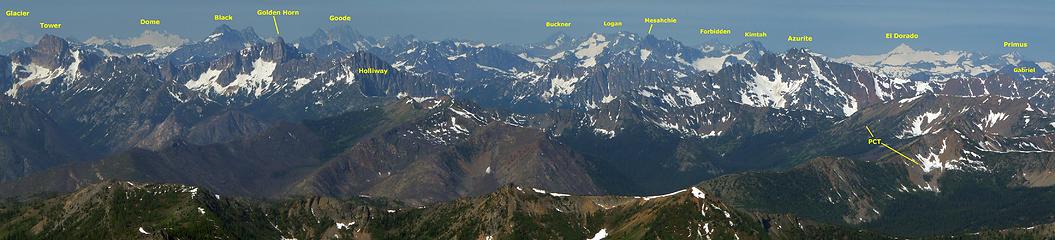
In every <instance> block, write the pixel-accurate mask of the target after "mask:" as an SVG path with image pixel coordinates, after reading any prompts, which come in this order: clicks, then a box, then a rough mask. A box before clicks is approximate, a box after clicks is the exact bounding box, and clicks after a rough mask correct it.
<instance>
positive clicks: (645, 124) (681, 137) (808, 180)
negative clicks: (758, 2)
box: [0, 26, 1055, 239]
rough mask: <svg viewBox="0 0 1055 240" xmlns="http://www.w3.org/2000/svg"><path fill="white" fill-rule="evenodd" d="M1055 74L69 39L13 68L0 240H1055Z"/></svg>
mask: <svg viewBox="0 0 1055 240" xmlns="http://www.w3.org/2000/svg"><path fill="white" fill-rule="evenodd" d="M1051 66H1052V65H1051V64H1050V63H1046V62H1034V61H1028V60H1023V59H1019V57H1017V56H1015V55H1005V56H1000V57H993V56H984V55H980V54H975V53H969V52H959V51H950V52H946V53H937V52H933V51H917V50H913V49H911V48H910V47H908V46H906V45H903V46H899V47H897V48H896V49H894V50H893V51H891V52H890V53H887V54H882V55H875V56H863V55H855V56H848V57H844V58H829V57H827V56H824V55H823V54H820V53H816V52H812V51H810V50H808V49H790V50H787V51H783V52H771V51H769V50H767V49H766V48H764V47H763V46H762V45H761V43H758V42H746V43H744V44H741V45H732V46H730V45H722V44H716V43H712V44H705V45H703V46H687V45H684V44H682V43H681V42H679V41H677V40H675V39H669V38H668V39H659V38H656V37H654V36H652V35H639V34H636V33H630V32H616V33H594V34H590V35H587V36H581V37H576V36H570V35H565V34H558V35H554V36H552V37H550V38H548V39H546V40H544V41H543V42H539V43H535V44H526V45H510V44H497V45H495V44H484V43H479V42H473V41H464V40H443V41H426V40H419V39H417V38H416V37H413V36H391V37H384V38H375V37H370V36H366V35H363V34H360V33H358V32H356V31H355V30H353V29H350V28H334V29H327V30H321V29H320V30H318V31H316V32H315V33H313V34H312V35H309V36H306V37H304V38H301V39H298V40H296V41H295V42H294V43H287V42H286V40H285V39H282V38H277V39H274V40H270V41H269V40H264V39H261V38H260V37H259V36H258V35H257V34H256V33H255V32H254V30H253V29H251V28H247V29H242V30H235V29H232V28H230V27H228V26H220V27H218V28H217V29H216V30H215V31H214V32H213V33H212V34H211V35H209V36H208V37H207V38H205V39H202V40H199V41H194V42H188V43H186V44H184V45H182V46H179V47H174V48H172V47H153V46H149V45H141V46H136V47H129V46H125V45H121V44H114V43H112V42H92V43H80V42H76V41H70V40H67V39H63V38H60V37H56V36H51V35H47V36H44V37H43V38H41V40H40V41H39V42H38V43H37V44H35V45H33V46H29V47H25V48H22V49H20V50H18V51H15V52H13V53H12V54H10V55H8V56H0V70H2V71H0V89H2V90H4V93H5V94H4V96H2V97H0V112H2V113H3V114H2V115H0V116H2V117H0V121H2V122H3V124H2V125H0V197H5V198H9V199H10V200H9V201H11V202H12V203H11V204H9V206H5V207H2V208H0V216H7V217H10V218H9V219H16V220H12V221H7V223H5V224H3V225H0V236H6V237H11V238H14V237H26V238H81V237H110V238H141V237H142V238H155V237H157V238H185V237H190V238H194V236H206V235H211V236H225V237H226V238H261V237H267V238H276V237H282V238H286V237H296V238H311V239H314V238H330V237H331V236H332V237H333V238H338V237H354V238H371V237H372V238H402V239H405V238H481V239H486V238H488V237H489V236H491V237H498V238H508V237H512V236H520V237H526V238H556V237H557V236H562V237H568V238H590V237H597V236H610V238H663V239H670V238H710V237H712V236H713V237H715V238H723V239H724V238H730V236H732V237H734V238H740V237H746V238H762V239H766V238H840V239H842V238H845V239H859V238H876V239H885V238H897V237H950V236H951V237H961V238H1004V237H1015V236H1025V237H1037V238H1043V237H1050V236H1051V234H1052V233H1051V231H1050V229H1051V228H1050V227H1049V226H1050V225H1051V224H1052V223H1055V208H1049V207H1047V206H1048V205H1049V204H1045V203H1046V202H1050V201H1052V200H1055V195H1053V194H1052V193H1053V191H1052V185H1055V175H1053V174H1052V168H1053V165H1052V164H1050V163H1051V159H1052V156H1053V155H1052V153H1055V144H1053V142H1055V141H1053V140H1055V119H1053V116H1052V114H1053V113H1052V112H1055V98H1053V97H1052V96H1051V93H1052V92H1055V84H1053V83H1052V82H1051V80H1050V79H1053V77H1055V73H1051V71H1052V67H1051ZM1015 68H1034V69H1035V70H1036V71H1035V72H1029V73H1022V72H1018V71H1014V69H1015ZM362 69H374V70H377V71H376V73H366V72H365V71H363V70H362ZM869 138H882V140H883V142H884V143H886V144H888V145H887V146H890V149H888V148H885V147H882V146H877V145H869V144H867V142H866V140H867V139H869ZM891 150H897V151H898V152H901V153H903V154H904V156H902V155H900V154H897V153H895V152H894V151H891ZM906 158H907V159H906ZM147 183H150V184H147ZM153 183H157V184H153ZM191 189H194V190H193V191H191ZM199 189H200V190H199ZM543 189H545V190H543ZM198 191H201V192H202V194H200V195H199V194H197V192H198ZM206 192H207V193H208V194H205V193H206ZM554 192H555V193H554ZM180 193H190V198H187V197H185V196H181V195H180ZM210 194H216V195H217V196H216V197H211V196H209V195H210ZM667 194H669V195H667ZM650 195H652V196H655V195H660V196H664V197H659V198H660V199H661V200H650V199H653V198H647V197H638V198H635V197H632V196H650ZM133 196H135V197H140V198H139V200H138V201H128V200H131V199H132V197H133ZM219 196H232V197H231V198H221V197H219ZM620 196H625V197H620ZM704 196H706V197H704ZM120 197H124V198H125V199H124V200H120ZM144 199H146V200H144ZM143 204H146V205H143ZM316 204H322V205H325V206H321V207H324V208H325V209H326V210H327V211H328V213H327V215H325V216H322V217H320V216H318V215H315V214H314V212H313V211H314V210H316V209H314V208H312V207H309V206H305V205H316ZM132 206H143V208H137V209H135V210H131V211H143V212H115V211H116V210H114V209H123V208H127V207H132ZM606 206H608V207H606ZM305 207H308V208H309V209H311V210H313V211H311V212H310V214H311V215H310V217H309V215H305V212H303V208H305ZM387 207H391V208H398V209H399V210H396V211H395V212H391V213H394V214H388V213H390V212H387V211H380V210H381V209H384V208H387ZM598 207H600V208H598ZM195 208H197V209H195ZM551 208H555V211H556V212H553V211H550V209H551ZM411 209H416V210H411ZM700 209H702V210H700ZM195 210H196V211H195ZM206 210H208V211H206ZM320 210H321V209H320ZM690 213H692V214H690ZM697 213H698V214H697ZM375 216H377V217H376V218H375ZM722 216H724V218H722ZM962 216H972V217H970V218H964V217H962ZM169 219H184V220H186V221H187V222H188V223H187V224H173V223H172V222H171V221H170V220H169ZM231 219H246V220H245V223H244V224H241V223H231V222H230V221H231ZM344 221H354V222H358V223H359V224H358V225H356V224H355V223H351V224H347V223H345V222H344ZM274 222H282V223H281V224H278V225H276V223H274ZM312 222H314V224H313V223H312ZM324 222H325V224H323V223H324ZM135 223H143V224H149V225H144V226H138V228H136V227H137V226H132V225H131V224H135ZM74 226H76V227H74ZM353 226H354V227H353ZM1037 226H1039V227H1037ZM94 228H102V229H108V230H107V231H101V232H88V231H82V230H83V229H94ZM1017 228H1029V229H1017ZM78 229H80V230H78ZM352 229H355V232H352V231H351V230H352ZM359 230H364V231H365V232H359ZM975 233H977V235H973V234H975ZM93 234H101V235H93ZM202 234H204V235H202Z"/></svg>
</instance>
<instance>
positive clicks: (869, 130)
mask: <svg viewBox="0 0 1055 240" xmlns="http://www.w3.org/2000/svg"><path fill="white" fill-rule="evenodd" d="M865 129H866V130H868V135H870V136H872V138H875V137H876V135H875V134H872V129H871V128H868V126H865Z"/></svg>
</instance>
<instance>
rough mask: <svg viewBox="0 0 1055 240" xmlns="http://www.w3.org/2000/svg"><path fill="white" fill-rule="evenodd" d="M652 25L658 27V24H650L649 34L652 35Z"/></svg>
mask: <svg viewBox="0 0 1055 240" xmlns="http://www.w3.org/2000/svg"><path fill="white" fill-rule="evenodd" d="M652 25H656V24H649V25H648V34H652Z"/></svg>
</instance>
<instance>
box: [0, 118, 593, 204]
mask: <svg viewBox="0 0 1055 240" xmlns="http://www.w3.org/2000/svg"><path fill="white" fill-rule="evenodd" d="M232 115H235V116H228V115H224V117H223V118H221V119H217V120H214V121H219V122H224V121H239V120H241V119H239V118H237V115H236V114H232ZM520 118H522V117H520ZM210 122H213V121H210ZM522 122H525V121H524V120H522V119H519V118H518V117H517V116H516V115H502V114H499V113H495V112H490V111H486V110H483V109H480V108H478V107H475V106H473V105H469V104H461V103H457V102H455V101H453V100H451V99H449V98H440V99H420V100H415V99H409V98H408V99H404V100H401V101H397V102H393V103H390V104H386V105H384V106H383V107H374V108H368V109H365V110H360V111H352V112H348V113H345V114H342V115H338V116H335V117H332V118H325V119H321V120H311V121H305V122H302V123H299V124H278V125H276V126H274V127H271V128H269V129H267V130H264V131H261V132H260V133H259V134H254V135H253V136H251V137H247V138H240V139H236V140H234V141H229V142H224V143H217V144H209V145H195V144H189V143H187V142H184V141H177V142H175V143H173V144H172V145H168V146H165V147H163V148H160V149H159V150H146V149H133V150H130V151H125V152H121V153H118V154H115V155H112V156H109V157H106V158H104V159H102V160H99V161H95V162H84V163H79V164H75V165H71V166H67V167H60V168H54V169H51V170H48V171H44V172H41V173H38V174H36V175H34V176H30V177H26V178H24V179H22V180H21V181H19V182H18V183H13V184H6V185H5V186H4V188H5V189H7V190H9V192H8V196H11V195H25V194H32V193H39V192H49V191H60V192H61V191H70V190H73V189H75V188H77V187H78V186H82V185H85V184H90V183H93V182H98V181H103V180H108V179H130V180H139V181H153V182H176V183H186V184H194V185H199V186H203V187H206V188H209V189H215V190H216V191H217V192H219V193H223V194H235V195H247V196H255V197H273V196H283V195H289V194H297V195H300V194H310V195H329V196H356V195H360V194H368V195H376V196H384V197H392V198H396V199H402V200H404V201H407V202H410V203H417V204H421V203H432V202H437V201H446V200H451V199H454V198H457V197H463V196H475V195H480V194H484V193H489V192H491V191H494V190H495V189H496V188H497V187H498V186H500V185H503V184H508V183H521V184H529V185H532V186H537V187H548V188H551V189H556V190H560V191H564V192H570V193H580V194H599V193H601V192H602V190H601V188H600V187H599V186H598V185H597V184H595V183H593V180H592V178H591V175H590V174H589V173H588V172H587V171H588V168H589V167H590V166H588V165H587V162H586V161H585V160H584V159H583V158H582V156H581V155H579V154H578V153H576V152H574V151H572V150H570V149H568V148H567V147H566V146H564V145H562V144H561V143H560V142H558V141H555V140H553V139H551V138H549V137H548V136H547V135H546V134H545V133H544V132H542V131H539V130H538V129H535V128H526V127H524V126H523V125H521V124H523V123H522ZM219 124H221V125H224V124H226V123H219ZM235 125H239V124H235ZM201 132H207V131H204V130H203V131H201ZM210 137H211V136H210ZM221 137H222V136H221ZM231 169H238V171H231ZM58 175H68V177H66V178H55V177H54V176H58Z"/></svg>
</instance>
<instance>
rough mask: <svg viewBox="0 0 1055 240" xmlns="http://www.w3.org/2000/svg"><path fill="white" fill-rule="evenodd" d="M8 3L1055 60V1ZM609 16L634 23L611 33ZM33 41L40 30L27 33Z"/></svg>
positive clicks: (406, 28) (126, 24)
mask: <svg viewBox="0 0 1055 240" xmlns="http://www.w3.org/2000/svg"><path fill="white" fill-rule="evenodd" d="M0 8H2V9H4V10H28V11H31V14H30V16H29V17H25V18H12V17H3V18H0V19H3V21H2V22H0V40H4V39H10V38H15V37H19V38H37V37H39V36H40V35H41V34H43V33H51V34H55V35H60V36H68V37H75V38H78V39H87V38H89V37H90V36H107V37H108V36H113V37H119V38H127V37H131V36H136V35H139V34H140V33H142V32H143V31H145V30H154V31H161V32H168V33H174V34H178V35H180V36H183V37H184V38H188V39H191V40H199V39H202V38H204V37H205V36H206V35H208V34H209V33H210V32H211V31H212V29H213V28H215V27H216V26H217V25H219V24H220V23H218V22H214V21H212V18H211V16H212V15H213V14H217V13H220V14H230V15H234V18H235V19H234V21H232V22H229V23H228V24H229V25H232V26H233V27H235V28H243V27H250V26H251V27H253V28H255V29H256V31H257V32H258V33H259V34H260V35H261V36H262V37H265V38H270V37H274V36H275V32H274V31H273V25H272V24H273V23H272V20H271V19H270V18H269V17H261V16H256V15H255V11H256V10H257V9H297V10H300V11H301V13H302V15H301V16H296V17H279V24H280V27H281V29H282V35H283V37H285V38H287V39H296V38H299V37H301V36H304V35H307V34H309V33H311V32H312V31H314V30H315V29H317V28H326V27H330V26H333V25H336V24H346V25H351V26H352V27H354V28H355V29H357V30H359V31H360V32H363V33H365V34H368V35H373V36H387V35H394V34H403V35H406V34H412V35H415V36H418V37H419V38H422V39H447V38H456V39H471V40H478V41H484V42H489V43H499V42H507V43H527V42H537V41H541V40H543V39H545V38H546V37H547V36H549V35H551V34H554V33H555V32H556V31H563V32H566V33H569V34H577V35H584V34H587V33H590V32H608V31H629V32H638V33H644V32H645V31H646V30H647V28H648V25H646V24H644V23H643V22H642V18H644V17H675V18H678V19H679V23H678V24H674V25H663V26H656V27H655V29H654V30H653V34H654V35H656V36H657V37H661V38H663V37H673V38H675V39H677V40H679V41H682V42H685V43H687V44H699V43H701V42H704V41H707V40H716V41H720V42H725V43H740V42H743V41H744V40H745V39H744V38H743V37H742V35H740V34H741V32H743V31H765V32H767V33H768V34H769V37H768V38H767V39H765V40H763V43H764V44H765V45H766V47H767V48H770V49H774V50H783V49H786V48H788V47H808V48H810V49H813V50H814V51H817V52H820V53H823V54H826V55H830V56H843V55H847V54H876V53H882V52H886V51H889V50H890V49H892V48H893V47H895V46H896V45H898V44H900V43H908V44H909V45H911V46H913V47H914V48H917V49H933V50H941V51H943V50H970V51H977V52H982V53H990V54H1001V53H1006V52H1010V51H1012V50H1011V49H1006V48H1002V47H1001V46H1000V43H1001V42H1003V41H1025V42H1029V43H1030V47H1029V48H1028V49H1024V50H1023V49H1020V50H1017V52H1018V53H1020V54H1022V55H1023V56H1026V57H1027V58H1032V59H1038V60H1055V58H1053V57H1052V56H1053V55H1055V54H1053V53H1055V46H1052V45H1055V41H1053V40H1055V24H1052V23H1055V1H1021V0H1009V1H979V0H960V1H923V0H914V1H910V0H887V1H878V0H873V1H856V0H841V1H819V0H797V1H776V0H765V1H762V0H739V1H726V0H721V1H714V0H698V1H681V0H674V1H627V0H609V1H592V0H584V1H558V0H533V1H513V0H490V1H485V0H445V1H426V0H405V1H373V0H371V1H359V0H357V1H310V0H300V1H266V2H265V1H262V0H225V1H204V0H188V1H142V0H137V1H132V0H98V1H70V0H67V1H57V0H5V1H3V2H0ZM329 15H350V16H351V17H352V21H351V22H349V23H331V22H328V21H327V19H326V18H327V16H329ZM140 18H157V19H161V20H162V25H160V26H141V25H138V19H140ZM547 20H561V21H571V22H572V27H571V28H568V29H548V28H545V27H543V26H544V22H545V21H547ZM602 20H619V21H623V22H624V26H623V27H622V28H621V29H614V30H613V29H605V28H602V27H601V21H602ZM40 21H46V22H59V23H63V25H64V26H63V28H62V29H60V30H42V29H39V27H38V22H40ZM701 27H702V28H728V29H731V30H732V31H733V35H729V36H721V37H713V36H702V35H699V34H698V32H697V30H698V29H699V28H701ZM885 32H904V33H919V34H920V39H916V40H900V41H895V40H887V39H883V33H885ZM788 34H808V35H812V36H814V42H812V43H806V44H802V43H799V44H789V43H787V42H786V39H785V38H786V36H787V35H788ZM27 36H28V37H27Z"/></svg>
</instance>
